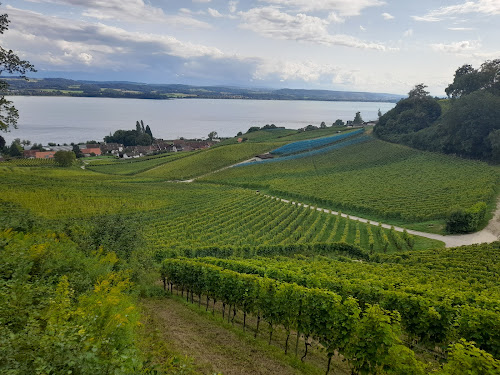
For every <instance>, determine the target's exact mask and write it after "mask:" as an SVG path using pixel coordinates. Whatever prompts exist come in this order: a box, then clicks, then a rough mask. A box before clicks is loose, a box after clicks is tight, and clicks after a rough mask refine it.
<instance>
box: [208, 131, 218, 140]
mask: <svg viewBox="0 0 500 375" xmlns="http://www.w3.org/2000/svg"><path fill="white" fill-rule="evenodd" d="M217 136H218V134H217V132H216V131H211V132H210V133H208V139H210V140H212V139H214V138H217Z"/></svg>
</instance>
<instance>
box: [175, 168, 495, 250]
mask: <svg viewBox="0 0 500 375" xmlns="http://www.w3.org/2000/svg"><path fill="white" fill-rule="evenodd" d="M254 160H255V158H252V159H249V160H245V161H243V162H240V163H237V164H234V165H230V166H227V167H224V168H222V169H219V170H217V171H213V172H209V173H207V174H204V175H202V176H198V177H194V178H192V179H190V180H180V181H179V180H178V181H169V182H186V183H190V182H194V181H196V180H197V179H199V178H202V177H205V176H208V175H211V174H214V173H217V172H220V171H223V170H225V169H229V168H232V167H234V166H237V165H239V164H243V163H248V162H250V161H254ZM266 196H267V197H271V198H275V199H280V200H281V201H282V202H284V203H289V204H296V205H298V206H304V207H310V208H311V209H314V210H318V211H323V212H326V213H331V214H332V215H338V212H336V211H331V210H328V209H325V208H319V207H314V206H310V205H307V204H304V203H300V202H293V201H289V200H287V199H283V198H280V197H274V196H271V195H266ZM341 216H342V217H348V216H349V218H350V219H351V220H356V221H360V222H362V223H370V224H373V225H379V222H377V221H373V220H368V219H364V218H361V217H357V216H351V215H348V214H345V213H342V214H341ZM381 224H382V227H383V228H387V229H390V228H391V227H392V225H390V224H384V223H381ZM394 229H395V230H397V231H398V232H403V230H404V229H405V228H401V227H396V226H395V227H394ZM406 231H407V232H408V233H410V234H412V235H415V236H421V237H426V238H430V239H433V240H438V241H442V242H444V244H445V246H446V247H456V246H464V245H474V244H479V243H492V242H495V241H498V240H500V198H499V199H498V201H497V207H496V210H495V213H494V215H493V218H492V219H491V220H490V222H489V223H488V225H487V226H486V228H484V229H483V230H481V231H479V232H475V233H469V234H454V235H448V236H443V235H440V234H434V233H427V232H420V231H417V230H412V229H406Z"/></svg>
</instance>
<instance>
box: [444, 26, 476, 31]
mask: <svg viewBox="0 0 500 375" xmlns="http://www.w3.org/2000/svg"><path fill="white" fill-rule="evenodd" d="M448 30H450V31H473V30H476V29H475V28H474V27H448Z"/></svg>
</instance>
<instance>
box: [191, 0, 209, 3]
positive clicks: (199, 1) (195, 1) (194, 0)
mask: <svg viewBox="0 0 500 375" xmlns="http://www.w3.org/2000/svg"><path fill="white" fill-rule="evenodd" d="M211 1H212V0H193V3H209V2H211Z"/></svg>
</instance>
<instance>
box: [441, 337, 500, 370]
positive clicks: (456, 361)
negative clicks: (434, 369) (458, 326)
mask: <svg viewBox="0 0 500 375" xmlns="http://www.w3.org/2000/svg"><path fill="white" fill-rule="evenodd" d="M439 374H440V375H441V374H442V375H498V374H500V361H499V360H497V359H494V358H493V357H492V356H491V354H489V353H486V352H485V351H484V350H481V349H478V348H476V347H475V346H474V342H468V341H466V340H464V339H461V340H460V341H459V342H457V343H455V344H453V345H450V354H449V360H448V362H447V363H446V364H445V365H444V367H443V369H442V370H441V371H440V372H439Z"/></svg>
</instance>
